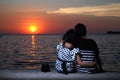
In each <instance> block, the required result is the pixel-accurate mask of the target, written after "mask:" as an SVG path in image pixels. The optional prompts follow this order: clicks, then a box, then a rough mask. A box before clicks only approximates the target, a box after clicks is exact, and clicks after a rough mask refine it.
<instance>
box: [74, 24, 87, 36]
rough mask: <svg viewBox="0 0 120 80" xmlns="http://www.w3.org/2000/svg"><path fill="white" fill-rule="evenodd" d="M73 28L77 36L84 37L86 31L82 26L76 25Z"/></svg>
mask: <svg viewBox="0 0 120 80" xmlns="http://www.w3.org/2000/svg"><path fill="white" fill-rule="evenodd" d="M74 28H75V32H76V35H77V36H80V37H81V36H86V33H87V30H86V26H85V25H84V24H81V23H78V24H77V25H75V27H74Z"/></svg>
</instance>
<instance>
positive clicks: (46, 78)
mask: <svg viewBox="0 0 120 80" xmlns="http://www.w3.org/2000/svg"><path fill="white" fill-rule="evenodd" d="M0 80H120V72H104V73H97V74H85V73H71V74H68V75H65V74H61V73H58V72H56V71H55V70H53V71H51V72H41V71H40V70H0Z"/></svg>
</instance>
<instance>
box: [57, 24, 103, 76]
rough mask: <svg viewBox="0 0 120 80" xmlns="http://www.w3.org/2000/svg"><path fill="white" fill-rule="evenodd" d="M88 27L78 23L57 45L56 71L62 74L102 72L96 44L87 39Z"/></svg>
mask: <svg viewBox="0 0 120 80" xmlns="http://www.w3.org/2000/svg"><path fill="white" fill-rule="evenodd" d="M86 32H87V31H86V26H85V25H84V24H81V23H78V24H77V25H75V28H74V29H70V30H68V31H67V32H66V33H65V34H64V36H63V39H62V41H61V42H60V43H59V44H58V45H57V53H58V54H57V56H58V57H57V60H56V65H55V67H56V70H57V71H58V72H60V73H65V74H68V73H75V72H78V73H81V72H83V73H97V72H102V71H103V69H102V67H101V61H100V58H99V50H98V46H97V44H96V42H95V41H94V40H92V39H89V38H87V37H86Z"/></svg>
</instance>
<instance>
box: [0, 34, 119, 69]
mask: <svg viewBox="0 0 120 80" xmlns="http://www.w3.org/2000/svg"><path fill="white" fill-rule="evenodd" d="M61 37H62V35H1V37H0V69H40V67H41V64H42V63H44V62H47V63H49V64H50V66H54V64H55V60H56V45H57V44H58V43H59V41H60V40H61ZM88 37H90V38H92V39H94V40H95V41H96V42H97V44H98V47H99V50H100V57H101V60H102V64H103V68H104V69H105V70H109V71H120V63H119V61H120V35H107V34H104V35H88Z"/></svg>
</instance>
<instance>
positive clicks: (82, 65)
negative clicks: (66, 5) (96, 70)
mask: <svg viewBox="0 0 120 80" xmlns="http://www.w3.org/2000/svg"><path fill="white" fill-rule="evenodd" d="M76 60H77V63H78V64H79V65H80V66H81V67H93V66H95V65H96V62H82V61H81V59H80V56H79V55H77V58H76Z"/></svg>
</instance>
